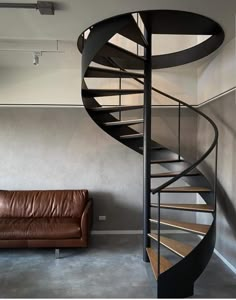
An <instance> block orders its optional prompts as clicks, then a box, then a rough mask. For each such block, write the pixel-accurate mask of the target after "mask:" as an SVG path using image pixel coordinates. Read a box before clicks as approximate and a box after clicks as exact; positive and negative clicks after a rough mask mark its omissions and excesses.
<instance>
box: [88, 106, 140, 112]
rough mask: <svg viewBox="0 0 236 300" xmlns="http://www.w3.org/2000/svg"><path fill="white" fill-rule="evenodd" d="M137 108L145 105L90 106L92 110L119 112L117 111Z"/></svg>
mask: <svg viewBox="0 0 236 300" xmlns="http://www.w3.org/2000/svg"><path fill="white" fill-rule="evenodd" d="M133 109H134V110H135V109H143V105H117V106H112V107H111V106H110V107H103V106H99V107H94V108H90V109H89V110H90V111H96V112H117V111H128V110H133Z"/></svg>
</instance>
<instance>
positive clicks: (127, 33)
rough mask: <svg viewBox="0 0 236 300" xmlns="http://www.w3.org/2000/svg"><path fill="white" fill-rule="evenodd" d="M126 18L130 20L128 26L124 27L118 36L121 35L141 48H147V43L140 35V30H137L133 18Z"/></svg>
mask: <svg viewBox="0 0 236 300" xmlns="http://www.w3.org/2000/svg"><path fill="white" fill-rule="evenodd" d="M128 18H129V19H130V20H129V23H128V25H127V26H126V27H124V28H123V29H122V30H121V31H119V34H120V35H123V36H124V37H126V38H128V39H130V40H131V41H133V42H135V43H137V44H139V45H141V46H143V47H146V46H148V42H147V40H146V39H145V37H144V35H143V34H142V32H141V30H140V29H139V27H138V25H137V23H136V22H135V20H134V18H133V17H132V16H131V15H130V16H128Z"/></svg>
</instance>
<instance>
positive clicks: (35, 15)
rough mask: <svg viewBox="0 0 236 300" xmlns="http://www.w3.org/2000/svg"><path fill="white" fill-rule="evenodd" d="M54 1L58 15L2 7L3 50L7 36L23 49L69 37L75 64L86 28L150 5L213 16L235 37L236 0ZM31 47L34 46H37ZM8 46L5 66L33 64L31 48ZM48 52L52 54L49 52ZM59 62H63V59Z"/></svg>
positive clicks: (0, 60) (1, 61)
mask: <svg viewBox="0 0 236 300" xmlns="http://www.w3.org/2000/svg"><path fill="white" fill-rule="evenodd" d="M0 2H1V1H0ZM2 2H9V3H22V2H24V3H32V2H36V0H22V1H19V0H8V1H6V0H5V1H2ZM53 2H54V3H55V8H56V11H55V15H54V16H43V15H40V14H39V12H37V11H35V10H24V9H6V8H0V50H4V49H1V42H4V41H5V40H17V42H18V43H21V48H22V49H23V50H24V43H27V47H28V43H29V41H31V40H32V42H33V43H34V42H35V43H36V44H37V45H38V44H39V42H38V40H39V41H41V42H42V43H41V44H42V45H44V46H45V44H47V41H57V40H60V41H68V42H69V44H70V46H69V47H68V46H67V47H64V48H63V47H62V52H64V55H65V57H66V58H65V62H67V64H68V66H69V67H72V66H73V59H74V58H75V57H77V53H75V50H76V41H77V38H78V36H79V35H80V33H81V32H83V31H84V30H85V29H86V28H88V27H90V26H91V25H92V24H94V23H96V22H98V21H100V20H103V19H105V18H108V17H111V16H114V15H118V14H122V13H126V12H134V11H139V10H148V9H150V10H151V9H175V10H183V11H190V12H195V13H199V14H202V15H204V16H208V17H210V18H212V19H213V20H215V21H216V22H218V23H219V24H220V25H221V26H222V27H223V29H224V31H225V33H226V38H225V43H227V42H228V41H230V40H231V39H232V38H233V37H235V14H236V0H142V1H141V0H119V1H117V0H97V1H95V0H64V1H53ZM37 47H38V48H37V49H35V50H40V47H41V46H37ZM50 47H51V46H50ZM31 48H32V49H33V47H31ZM31 48H30V49H31ZM22 49H21V50H22ZM32 49H31V50H32ZM65 49H67V50H65ZM7 50H8V49H7V48H6V49H5V50H4V51H0V66H1V67H7V66H11V65H14V66H21V65H24V66H25V61H28V60H29V56H30V63H29V64H30V65H31V64H32V61H31V56H32V52H31V53H29V52H30V51H31V50H30V51H29V52H27V51H23V52H21V50H20V51H19V49H18V50H17V51H7ZM26 50H29V48H26ZM49 51H57V49H51V48H50V49H49ZM19 53H20V54H19ZM62 54H63V53H57V54H55V55H52V53H49V56H50V57H49V58H48V59H47V63H48V64H50V62H52V61H53V60H52V56H54V57H57V58H56V62H57V64H58V62H59V61H60V60H61V55H62ZM46 56H47V57H48V55H45V57H46ZM19 57H20V59H19ZM70 57H73V59H71V58H70ZM78 57H79V54H78ZM21 58H22V59H21ZM59 66H61V64H60V63H59ZM62 66H63V67H65V66H66V64H65V63H64V64H62Z"/></svg>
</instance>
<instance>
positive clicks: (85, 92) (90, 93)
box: [82, 89, 143, 97]
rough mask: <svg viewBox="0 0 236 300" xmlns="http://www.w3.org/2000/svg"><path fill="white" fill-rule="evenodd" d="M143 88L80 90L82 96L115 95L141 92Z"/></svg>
mask: <svg viewBox="0 0 236 300" xmlns="http://www.w3.org/2000/svg"><path fill="white" fill-rule="evenodd" d="M142 93H143V90H140V89H129V90H125V89H122V90H121V89H84V90H82V95H83V97H106V96H117V95H132V94H142Z"/></svg>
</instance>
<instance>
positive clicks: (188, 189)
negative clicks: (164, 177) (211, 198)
mask: <svg viewBox="0 0 236 300" xmlns="http://www.w3.org/2000/svg"><path fill="white" fill-rule="evenodd" d="M210 191H211V190H210V189H209V188H207V187H204V186H203V187H201V186H179V187H168V188H165V189H163V190H162V192H163V193H209V192H210Z"/></svg>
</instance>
